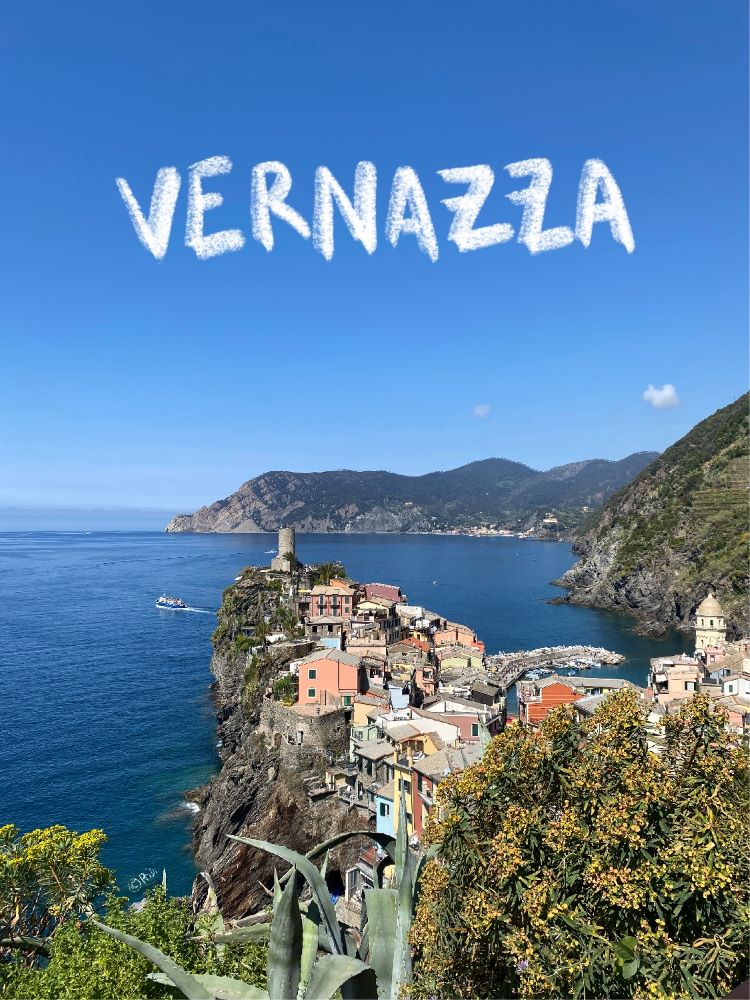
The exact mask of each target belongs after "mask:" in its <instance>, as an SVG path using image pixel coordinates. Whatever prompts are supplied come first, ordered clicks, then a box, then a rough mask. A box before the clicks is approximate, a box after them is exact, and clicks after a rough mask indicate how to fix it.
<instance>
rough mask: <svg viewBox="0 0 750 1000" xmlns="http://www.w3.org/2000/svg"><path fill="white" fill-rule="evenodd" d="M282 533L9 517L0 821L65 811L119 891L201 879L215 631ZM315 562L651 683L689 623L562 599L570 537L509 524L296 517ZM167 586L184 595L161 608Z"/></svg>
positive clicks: (2, 592) (1, 638) (37, 823)
mask: <svg viewBox="0 0 750 1000" xmlns="http://www.w3.org/2000/svg"><path fill="white" fill-rule="evenodd" d="M275 541H276V538H275V536H274V535H260V534H246V535H244V534H243V535H238V534H232V535H167V534H164V533H160V532H132V533H128V532H122V531H120V532H96V531H92V532H90V533H89V532H84V531H69V532H44V531H36V532H8V533H2V534H0V663H2V667H3V669H2V685H1V686H0V699H2V712H1V713H0V720H1V721H2V729H1V730H0V732H1V733H2V739H0V825H3V824H4V823H14V824H16V826H18V827H19V828H20V829H21V830H22V831H26V830H30V829H34V828H36V827H43V826H48V825H51V824H54V823H62V824H64V825H65V826H67V827H69V828H71V829H74V830H77V831H84V830H88V829H91V828H94V827H96V828H100V829H103V830H104V831H105V833H106V834H107V836H108V842H107V845H106V847H105V849H104V852H103V860H104V862H105V864H107V865H108V866H109V867H111V868H113V869H114V871H115V873H116V876H117V880H118V885H119V887H120V889H121V890H122V891H123V893H125V894H128V895H130V896H132V897H133V898H136V897H139V896H140V895H142V893H143V889H144V888H147V887H148V886H149V885H151V884H153V883H154V882H158V881H161V878H162V872H163V871H166V873H167V884H168V887H169V889H170V892H172V893H175V894H184V893H187V892H189V891H190V886H191V883H192V880H193V877H194V874H195V870H196V869H195V865H194V861H193V858H192V855H191V852H190V829H191V824H192V822H193V820H194V812H193V811H192V810H193V809H194V808H195V807H194V806H192V807H191V805H190V803H189V802H188V800H187V799H186V798H185V794H186V791H187V790H188V789H191V788H194V787H195V786H197V785H200V784H202V783H204V782H206V781H207V780H208V779H209V778H210V777H211V775H212V774H213V773H215V772H216V770H217V769H218V766H219V760H218V756H217V749H216V735H215V731H214V716H213V709H212V704H211V698H210V690H209V685H210V682H211V674H210V670H209V663H210V658H211V643H210V637H211V632H212V630H213V628H214V627H215V621H216V618H215V612H216V610H217V609H218V607H219V605H220V604H221V595H222V591H223V590H224V588H225V587H227V586H228V585H229V584H231V583H232V582H233V581H234V578H235V577H236V576H237V574H238V573H239V572H240V570H241V569H242V568H243V567H245V566H248V565H265V564H267V563H268V562H269V561H270V559H271V557H272V555H273V554H274V549H275ZM297 554H298V556H299V558H300V559H302V560H303V561H304V562H308V563H315V562H323V561H328V560H341V561H342V562H343V563H344V565H345V567H346V569H347V571H348V573H349V574H350V575H351V576H352V577H354V578H355V579H358V580H361V581H380V582H387V583H397V584H399V585H400V586H401V588H402V590H403V591H404V593H406V594H407V596H408V598H409V601H410V603H413V604H424V605H426V606H427V607H429V608H430V609H432V610H435V611H437V612H439V613H440V614H442V615H444V616H446V617H447V618H450V619H452V620H455V621H460V622H465V623H466V624H468V625H471V626H472V627H473V628H474V629H475V630H476V631H477V633H478V634H479V637H480V638H481V639H483V640H484V642H485V643H486V647H487V651H488V652H491V653H494V652H498V651H500V650H505V651H511V650H516V649H532V648H537V647H540V646H551V645H568V644H570V645H573V644H577V643H584V644H590V645H594V646H603V647H605V648H607V649H612V650H616V651H618V652H621V653H623V654H624V655H625V656H626V657H627V660H626V662H625V663H624V664H623V665H622V666H621V667H618V668H613V667H606V668H602V669H601V670H599V671H597V670H594V671H592V673H594V674H596V673H601V674H604V675H606V676H621V677H626V678H628V679H629V680H631V681H633V682H635V683H637V684H641V685H643V684H644V683H645V679H646V673H647V668H648V661H649V658H650V657H652V656H655V655H660V654H665V653H671V652H679V651H681V650H685V649H688V648H689V643H690V637H689V636H685V635H682V634H680V633H670V634H668V635H666V636H665V637H663V638H661V639H658V640H656V639H649V638H643V637H640V636H637V635H635V634H634V632H633V621H632V620H631V619H630V618H628V617H626V616H623V615H615V614H611V613H607V612H602V611H596V610H593V609H590V608H581V607H575V606H572V605H552V604H550V603H549V602H550V600H551V599H552V598H554V597H555V596H556V595H558V594H560V591H559V589H558V588H556V587H554V586H552V584H551V581H552V580H555V579H557V578H558V577H559V576H560V575H561V574H562V573H563V572H564V571H565V570H566V569H568V567H569V566H571V565H572V564H573V561H574V557H573V554H572V552H571V549H570V546H569V545H567V544H563V543H557V542H541V541H533V540H530V539H516V538H499V537H493V538H472V537H462V536H428V535H358V534H351V535H344V534H339V535H298V536H297ZM162 593H166V594H170V595H176V596H178V597H180V598H182V599H183V600H184V601H185V602H186V603H187V604H188V605H189V607H190V609H191V610H189V611H183V612H169V611H159V610H157V609H156V608H155V607H154V601H155V599H156V598H157V597H158V596H159V595H160V594H162Z"/></svg>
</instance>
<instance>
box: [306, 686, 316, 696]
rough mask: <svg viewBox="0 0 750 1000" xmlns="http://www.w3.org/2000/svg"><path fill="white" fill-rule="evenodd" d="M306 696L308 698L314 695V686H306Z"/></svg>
mask: <svg viewBox="0 0 750 1000" xmlns="http://www.w3.org/2000/svg"><path fill="white" fill-rule="evenodd" d="M307 697H308V698H314V697H315V688H308V689H307Z"/></svg>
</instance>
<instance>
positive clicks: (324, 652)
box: [297, 649, 362, 707]
mask: <svg viewBox="0 0 750 1000" xmlns="http://www.w3.org/2000/svg"><path fill="white" fill-rule="evenodd" d="M297 666H298V672H299V673H298V676H299V686H298V693H297V704H299V705H311V704H318V705H342V706H344V707H347V706H350V705H353V703H354V698H355V697H356V695H357V694H359V692H360V690H361V681H362V678H361V673H362V671H361V668H360V660H359V657H358V656H352V655H351V654H349V653H346V652H342V651H341V650H334V649H331V650H328V649H321V650H318V651H317V652H315V653H310V655H309V656H306V657H305V658H304V659H303V660H300V661H299V663H298V665H297Z"/></svg>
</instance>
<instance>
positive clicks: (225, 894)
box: [191, 569, 366, 918]
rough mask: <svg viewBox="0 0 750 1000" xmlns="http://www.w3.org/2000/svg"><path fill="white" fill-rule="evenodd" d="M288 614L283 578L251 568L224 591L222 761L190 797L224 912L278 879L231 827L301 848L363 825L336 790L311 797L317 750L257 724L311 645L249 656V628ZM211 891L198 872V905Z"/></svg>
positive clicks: (217, 653) (203, 856) (251, 907)
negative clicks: (295, 749)
mask: <svg viewBox="0 0 750 1000" xmlns="http://www.w3.org/2000/svg"><path fill="white" fill-rule="evenodd" d="M290 613H291V611H290V608H289V607H288V606H287V600H286V598H285V595H284V592H283V586H282V582H281V581H280V580H278V579H277V580H276V581H267V580H266V579H265V578H264V577H262V576H261V575H260V574H258V573H257V572H256V571H254V570H252V569H248V570H245V572H244V573H243V574H242V576H241V578H240V580H239V581H238V582H236V583H235V584H234V585H233V586H232V587H230V588H228V590H226V591H225V593H224V598H223V601H222V607H221V610H220V612H219V620H218V627H217V629H216V632H215V633H214V654H213V657H212V661H211V669H212V672H213V675H214V684H213V691H214V699H215V705H216V715H217V736H218V739H219V741H220V755H221V759H222V767H221V770H220V771H219V773H218V774H217V775H216V776H215V777H214V778H213V779H212V780H211V781H210V782H209V783H208V784H207V785H205V786H203V787H202V788H199V789H196V790H195V791H194V792H193V793H191V798H192V799H193V800H194V801H195V802H197V803H198V805H199V806H200V812H199V813H198V815H197V817H196V822H195V827H194V836H193V847H194V851H195V856H196V861H197V863H198V865H199V866H200V868H201V869H202V870H204V871H207V872H208V873H209V875H210V876H211V879H212V881H213V883H214V885H215V887H216V890H217V893H218V897H219V903H220V906H221V909H222V912H223V914H224V916H225V918H239V917H242V916H245V915H247V914H249V913H252V912H254V911H255V910H257V909H259V908H261V907H262V906H263V905H264V903H265V902H266V901H267V896H266V893H265V891H264V889H263V885H265V886H269V885H271V886H272V885H273V867H274V866H273V861H272V859H271V858H270V856H269V855H267V854H265V853H264V852H262V851H258V850H253V849H251V848H248V847H245V846H243V845H239V844H237V843H235V842H234V841H231V840H229V835H230V834H235V835H241V836H252V837H257V838H259V839H263V840H270V841H274V842H276V843H280V844H284V845H286V846H287V847H291V848H294V849H295V850H297V851H300V852H301V853H303V854H304V853H305V852H306V851H308V850H310V848H311V847H313V846H314V845H315V844H316V843H319V842H321V841H323V840H326V839H327V838H328V837H330V836H332V835H333V834H335V833H338V832H340V831H343V830H355V829H362V827H363V826H365V825H366V823H364V822H363V820H362V816H361V814H359V813H357V812H356V811H354V810H350V811H344V809H343V808H342V807H341V806H339V805H338V804H337V803H336V802H335V801H333V800H332V799H330V798H329V799H323V800H321V801H319V802H312V801H311V800H310V799H309V798H308V796H307V794H306V793H305V790H304V787H303V784H302V782H303V780H304V779H305V778H306V777H311V776H313V775H315V774H318V773H320V771H321V763H320V760H319V759H316V758H315V756H314V755H313V756H311V757H310V758H309V759H308V760H307V761H305V760H300V759H299V758H297V759H295V761H294V762H293V763H292V762H291V761H289V760H288V758H285V757H284V755H283V753H282V749H283V748H281V747H280V746H279V745H278V744H274V742H273V741H272V740H268V739H267V738H264V737H263V735H262V734H261V733H260V732H259V729H258V721H259V717H260V711H261V705H262V702H263V698H264V695H265V694H266V692H267V691H268V688H269V685H270V684H271V683H272V681H273V679H274V677H275V676H276V674H277V673H278V672H279V670H280V669H281V668H282V666H284V665H285V664H286V663H288V662H289V661H290V660H291V659H295V658H299V657H301V656H304V655H305V654H306V653H308V652H310V651H311V650H312V649H313V648H314V647H313V644H312V643H310V642H306V641H304V640H303V641H299V642H295V643H284V644H281V645H279V646H271V647H269V648H268V650H267V651H266V652H264V653H262V654H259V655H252V653H251V651H249V650H248V648H247V647H248V645H249V642H248V633H252V631H253V628H254V627H255V626H256V625H257V623H259V622H261V621H267V620H268V621H270V623H271V624H272V625H274V624H277V623H280V622H281V621H287V622H288V620H289V619H288V615H289V614H290ZM251 641H252V640H251ZM355 854H356V848H352V847H350V848H349V850H348V851H347V852H343V853H340V854H339V855H335V854H334V855H333V856H332V859H331V863H330V865H329V875H330V877H331V878H334V879H335V878H336V876H337V873H338V872H340V871H342V870H343V869H344V868H345V867H347V866H348V864H349V863H350V862H353V860H354V855H355ZM204 895H205V881H204V880H203V879H201V878H198V879H196V884H195V889H194V902H195V904H196V906H200V904H201V903H202V901H203V898H204Z"/></svg>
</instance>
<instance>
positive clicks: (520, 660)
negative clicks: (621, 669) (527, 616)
mask: <svg viewBox="0 0 750 1000" xmlns="http://www.w3.org/2000/svg"><path fill="white" fill-rule="evenodd" d="M624 661H625V657H624V656H623V655H622V653H615V652H613V651H612V650H610V649H603V648H601V647H598V646H543V647H541V648H540V649H530V650H519V651H517V652H514V653H504V652H501V653H495V654H490V655H488V656H487V657H486V669H487V672H488V673H490V674H492V676H493V678H494V679H495V680H496V682H497V683H498V684H500V685H501V686H502V687H503V688H504V690H506V691H507V690H508V688H511V687H512V686H513V685H514V684H515V683H516V681H518V680H520V679H521V678H522V677H523V676H524V675H529V677H530V679H531V680H535V679H536V678H537V677H542V676H544V675H545V674H551V673H553V672H554V673H561V672H565V671H568V672H570V673H571V674H576V673H578V672H579V671H580V670H588V669H590V668H591V667H600V666H617V665H619V664H620V663H624ZM534 674H535V675H536V677H535V676H533V675H534Z"/></svg>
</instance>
